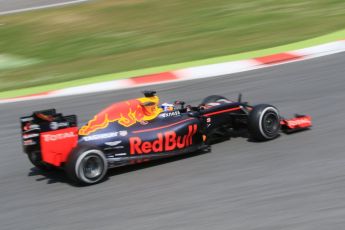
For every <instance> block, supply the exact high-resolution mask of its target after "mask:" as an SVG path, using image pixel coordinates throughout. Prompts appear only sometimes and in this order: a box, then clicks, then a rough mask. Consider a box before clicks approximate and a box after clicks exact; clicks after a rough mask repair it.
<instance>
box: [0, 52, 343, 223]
mask: <svg viewBox="0 0 345 230" xmlns="http://www.w3.org/2000/svg"><path fill="white" fill-rule="evenodd" d="M344 63H345V53H341V54H336V55H331V56H326V57H322V58H316V59H311V60H306V61H301V62H294V63H289V64H284V65H278V66H274V67H270V68H265V69H259V70H254V71H249V72H243V73H238V74H233V75H228V76H220V77H215V78H209V79H202V80H194V81H187V82H180V83H172V84H164V85H157V86H150V87H147V88H149V89H156V90H157V91H158V92H159V95H160V96H161V102H173V101H175V100H177V99H180V100H185V101H186V102H187V104H198V103H200V102H201V100H202V99H203V98H204V97H205V96H207V95H211V94H220V95H225V96H227V97H229V98H237V94H238V93H239V92H241V93H242V94H243V99H244V100H248V101H249V102H251V103H252V104H257V103H262V102H264V103H269V104H273V105H276V106H277V107H278V108H279V109H280V111H281V113H282V114H283V115H286V116H287V117H288V116H292V115H293V113H295V112H297V113H302V114H303V113H305V114H310V115H312V116H313V118H314V127H313V128H312V129H311V130H310V131H306V132H300V133H296V134H293V135H282V136H281V137H280V138H278V139H276V140H274V141H269V142H264V143H253V142H248V141H247V139H245V138H232V139H231V140H229V141H226V142H222V143H219V144H216V145H213V146H212V151H211V152H210V153H206V154H199V155H192V156H190V157H186V158H182V159H180V158H177V159H174V160H168V161H163V162H159V163H155V164H153V163H149V164H147V165H142V166H137V167H127V168H123V169H114V170H111V171H110V173H109V174H108V177H107V180H106V181H104V182H103V183H100V184H97V185H94V186H89V187H75V186H73V185H71V184H69V183H68V181H67V180H66V179H65V175H64V173H63V172H59V171H58V172H53V173H42V172H40V171H38V170H37V169H35V168H34V167H32V166H31V165H30V163H29V161H28V159H27V158H26V156H25V155H24V154H23V153H22V150H21V143H20V134H19V132H20V131H19V117H20V116H22V115H25V114H27V113H30V112H31V111H34V110H39V109H45V108H52V107H55V108H57V109H58V111H61V112H63V113H64V114H77V115H78V117H79V118H80V119H79V122H80V124H82V123H83V122H86V121H87V120H88V119H89V118H91V117H92V115H93V114H95V113H96V112H97V111H99V110H100V109H102V108H103V107H105V106H107V105H109V104H110V103H112V102H115V101H120V100H124V99H127V98H133V97H138V96H141V93H140V91H141V90H143V88H136V89H127V90H120V91H113V92H107V93H98V94H89V95H84V96H74V97H61V98H55V99H46V100H37V101H28V102H20V103H13V104H3V105H0V125H1V127H0V146H1V161H0V223H1V225H0V229H1V230H7V229H9V230H10V229H11V230H13V229H16V230H21V229H42V230H43V229H44V230H47V229H74V230H79V229H80V230H85V229H98V230H104V229H126V230H135V229H138V230H162V229H169V230H170V229H174V230H175V229H176V230H177V229H179V230H186V229H197V230H203V229H205V230H209V229H217V230H222V229H224V230H229V229H235V230H252V229H256V230H277V229H279V230H288V229H289V230H290V229H291V230H302V229H303V230H307V229H310V230H318V229H320V230H324V229H327V230H332V229H334V230H339V229H343V228H344V226H345V218H344V217H345V122H344V117H345V75H344V73H345V65H344Z"/></svg>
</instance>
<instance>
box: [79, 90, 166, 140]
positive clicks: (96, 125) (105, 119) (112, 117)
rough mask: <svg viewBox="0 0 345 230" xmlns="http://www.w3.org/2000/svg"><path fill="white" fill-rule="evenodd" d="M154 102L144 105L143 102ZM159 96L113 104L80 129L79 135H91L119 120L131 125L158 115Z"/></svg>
mask: <svg viewBox="0 0 345 230" xmlns="http://www.w3.org/2000/svg"><path fill="white" fill-rule="evenodd" d="M147 101H149V102H152V101H153V102H152V104H149V105H144V104H143V102H147ZM155 102H158V97H156V96H154V97H152V98H139V99H133V100H129V101H125V102H119V103H115V104H113V105H111V106H110V107H108V108H107V109H105V110H104V111H102V112H100V113H99V114H97V115H96V116H95V117H94V118H93V119H92V120H90V121H89V122H88V124H87V125H85V126H83V127H82V128H80V130H79V135H89V134H90V133H93V132H95V131H97V130H100V129H103V128H106V127H108V125H109V124H110V123H111V122H118V123H119V124H120V125H122V126H124V127H130V126H132V125H134V124H136V123H137V122H142V121H149V120H152V119H154V118H155V117H157V116H158V114H159V113H160V112H161V109H160V108H158V107H157V106H156V104H158V103H155Z"/></svg>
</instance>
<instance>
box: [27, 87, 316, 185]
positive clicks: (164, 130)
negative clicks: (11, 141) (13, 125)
mask: <svg viewBox="0 0 345 230" xmlns="http://www.w3.org/2000/svg"><path fill="white" fill-rule="evenodd" d="M153 93H154V92H153ZM153 93H152V92H151V94H152V95H153ZM152 95H151V96H152ZM208 98H209V99H211V100H207V98H206V101H205V100H204V102H203V103H202V104H201V105H199V106H196V107H192V106H186V107H184V106H183V103H180V104H182V105H181V108H179V109H175V110H173V111H161V110H157V111H154V113H156V114H155V115H154V117H152V116H151V117H150V116H147V114H145V111H143V110H142V109H141V104H140V103H139V102H140V101H141V100H140V99H131V100H128V101H124V102H118V103H115V104H113V105H111V106H109V107H108V108H106V109H105V110H103V111H101V112H100V113H98V114H97V115H95V117H94V118H93V119H91V120H90V121H89V122H88V123H87V124H85V125H84V126H82V127H81V128H80V129H79V128H78V127H77V118H76V116H75V115H71V116H63V115H62V114H58V113H56V111H55V110H54V109H50V110H44V111H36V112H34V113H33V114H32V115H30V116H25V117H21V130H22V138H23V139H22V141H23V142H22V144H23V148H24V152H25V153H27V154H28V156H29V159H30V161H31V162H32V163H33V164H34V165H36V166H37V167H39V168H41V169H47V168H49V167H52V166H54V167H61V168H65V167H66V165H67V168H68V167H70V168H71V167H72V171H71V170H70V171H69V170H67V172H68V173H71V174H73V175H74V179H76V181H78V182H81V183H86V184H93V183H96V182H98V181H99V180H101V178H98V177H97V178H96V179H95V180H93V179H90V180H89V178H87V177H85V176H84V175H82V176H80V175H79V174H83V173H84V172H83V170H89V169H92V167H93V166H94V165H95V164H99V163H102V164H103V167H104V169H103V170H105V171H106V170H107V169H108V168H113V167H118V166H124V165H129V164H136V163H141V162H145V161H149V160H153V159H160V158H165V157H170V156H174V155H179V154H186V153H191V152H195V151H197V150H200V149H205V148H208V147H209V144H210V143H211V142H212V140H213V139H215V138H218V137H219V136H222V135H223V136H227V135H229V133H230V131H231V130H238V129H245V130H246V129H249V132H251V130H252V129H253V132H256V131H257V132H259V133H257V136H256V137H258V139H260V137H261V139H262V140H269V139H274V138H275V137H276V136H277V135H278V131H279V130H283V131H286V132H291V131H296V130H301V129H306V128H309V127H310V126H311V117H310V116H296V117H295V118H293V119H290V120H286V119H283V118H281V117H280V116H279V114H278V112H277V114H276V115H275V113H276V112H275V111H276V109H275V107H269V106H266V107H265V106H261V107H262V108H261V107H260V108H261V110H260V111H261V113H262V112H263V111H266V112H265V113H267V114H266V115H265V114H264V115H265V116H267V118H265V116H264V115H262V114H261V115H260V111H259V112H256V113H257V115H258V117H259V118H260V119H266V120H265V122H268V123H267V127H266V128H267V130H263V129H264V128H265V125H266V124H264V123H262V122H263V121H261V120H260V121H259V122H261V123H260V124H259V123H258V125H259V126H260V125H261V126H262V127H261V126H260V127H261V131H260V127H259V128H257V130H255V127H252V128H251V127H249V128H248V126H253V124H254V123H255V122H256V123H257V121H254V120H255V119H256V118H251V116H253V113H254V112H253V110H256V107H254V106H250V105H248V103H243V102H241V101H238V102H233V101H230V100H227V99H226V98H223V97H220V96H210V97H208ZM265 108H266V110H265ZM267 108H268V109H267ZM270 108H271V109H270ZM259 115H260V116H259ZM259 118H258V119H259ZM250 119H252V120H253V121H254V123H253V122H251V121H250ZM250 122H251V123H253V124H249V125H248V123H250ZM270 122H271V123H270ZM256 123H255V124H254V126H255V125H256ZM269 128H270V129H269ZM272 130H273V131H272ZM264 131H267V135H263V136H262V135H260V132H264ZM269 131H271V132H274V133H273V134H271V133H269ZM249 134H250V133H249ZM254 136H255V135H254ZM81 147H82V150H81ZM89 149H95V150H94V154H93V155H92V151H91V150H90V151H91V153H90V155H92V156H96V158H95V159H92V160H90V159H91V158H90V159H89V158H88V159H89V160H90V162H86V163H85V165H84V166H83V165H82V163H83V161H82V160H84V159H82V160H80V159H79V158H78V157H80V156H84V155H86V156H87V155H88V154H86V153H85V152H87V151H89ZM96 150H97V151H96ZM76 151H77V152H78V151H79V152H78V153H75V152H76ZM90 151H89V152H90ZM84 153H85V154H84ZM99 153H102V155H103V157H99ZM83 154H84V155H83ZM71 155H75V156H71ZM97 156H98V158H100V159H97ZM78 159H79V160H78ZM70 161H73V162H72V163H71V162H70ZM78 162H79V164H81V166H80V167H84V169H83V168H81V169H79V168H76V166H75V165H76V164H78ZM97 162H98V163H97ZM71 165H72V166H71ZM78 167H79V166H78ZM95 167H96V166H95ZM95 167H94V168H95ZM96 168H97V167H96ZM78 170H81V171H78ZM96 171H97V170H96ZM97 172H98V171H97ZM90 175H93V174H90ZM95 175H96V174H95ZM102 175H103V176H104V175H105V173H104V174H103V172H102ZM103 176H102V177H103ZM83 177H85V178H86V179H85V180H84V179H83Z"/></svg>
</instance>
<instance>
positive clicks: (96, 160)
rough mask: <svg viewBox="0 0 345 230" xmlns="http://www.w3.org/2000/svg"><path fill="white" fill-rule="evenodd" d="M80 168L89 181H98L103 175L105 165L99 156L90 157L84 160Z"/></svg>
mask: <svg viewBox="0 0 345 230" xmlns="http://www.w3.org/2000/svg"><path fill="white" fill-rule="evenodd" d="M80 168H81V173H82V174H83V176H85V177H86V178H87V179H89V180H97V179H98V178H99V177H100V176H101V175H102V173H103V170H104V164H103V161H102V159H101V158H100V157H99V156H98V155H89V156H86V157H85V158H84V159H83V161H82V163H81V167H80Z"/></svg>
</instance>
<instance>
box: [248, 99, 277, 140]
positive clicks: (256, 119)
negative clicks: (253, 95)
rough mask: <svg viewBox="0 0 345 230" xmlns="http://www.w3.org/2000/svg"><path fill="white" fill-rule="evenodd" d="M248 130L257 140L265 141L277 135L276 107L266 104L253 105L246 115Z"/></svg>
mask: <svg viewBox="0 0 345 230" xmlns="http://www.w3.org/2000/svg"><path fill="white" fill-rule="evenodd" d="M248 131H249V134H250V135H251V137H252V138H253V139H254V140H257V141H267V140H272V139H274V138H276V137H278V136H279V131H280V115H279V111H278V109H277V108H275V107H274V106H272V105H266V104H261V105H257V106H254V108H253V110H252V111H251V112H250V114H249V116H248Z"/></svg>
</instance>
